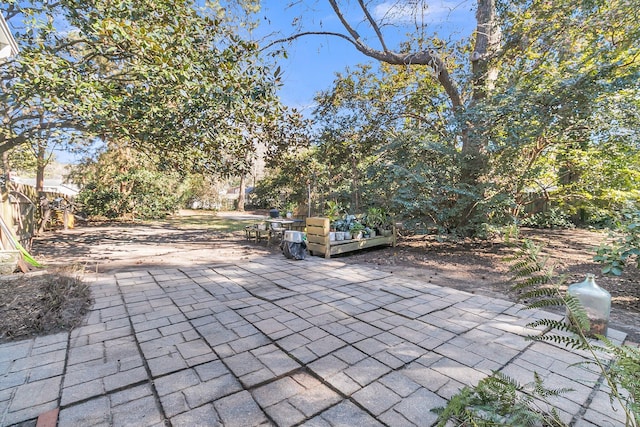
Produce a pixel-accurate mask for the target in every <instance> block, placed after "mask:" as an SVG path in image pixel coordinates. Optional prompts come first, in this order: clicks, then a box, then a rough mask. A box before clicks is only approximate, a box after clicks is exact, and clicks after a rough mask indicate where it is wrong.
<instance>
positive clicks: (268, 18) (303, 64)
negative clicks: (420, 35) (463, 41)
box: [256, 0, 475, 112]
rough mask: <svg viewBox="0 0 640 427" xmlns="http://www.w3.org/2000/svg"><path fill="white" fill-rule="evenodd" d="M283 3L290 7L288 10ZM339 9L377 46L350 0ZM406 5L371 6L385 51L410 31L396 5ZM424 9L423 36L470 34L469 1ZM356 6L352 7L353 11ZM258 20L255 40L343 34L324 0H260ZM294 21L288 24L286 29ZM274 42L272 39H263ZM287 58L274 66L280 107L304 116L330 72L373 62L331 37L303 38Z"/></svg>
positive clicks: (446, 0) (435, 1) (394, 0)
mask: <svg viewBox="0 0 640 427" xmlns="http://www.w3.org/2000/svg"><path fill="white" fill-rule="evenodd" d="M289 3H296V5H295V6H293V7H288V6H287V5H288V4H289ZM340 3H352V6H351V7H350V8H349V7H347V9H345V15H346V16H347V17H348V19H349V21H350V22H351V23H352V25H357V30H358V31H359V32H360V34H361V35H362V37H363V38H366V39H368V40H370V41H371V43H372V44H373V45H374V46H375V47H378V46H379V45H378V44H377V41H376V39H375V37H374V36H373V33H372V32H371V31H369V29H368V28H367V27H366V26H365V25H364V24H362V19H363V17H364V15H363V13H362V12H361V10H360V9H358V8H357V4H356V2H355V1H351V2H348V1H341V2H340ZM407 3H409V2H408V1H398V0H391V1H378V2H374V7H373V8H372V10H371V13H372V14H373V15H374V17H376V18H381V19H382V20H383V22H385V23H386V24H388V25H387V26H385V27H384V28H383V31H384V33H385V38H386V39H387V44H388V46H389V48H391V49H394V48H395V47H397V46H398V43H399V42H400V41H402V40H404V39H405V36H404V35H405V34H407V33H412V34H413V33H415V31H416V26H415V23H413V22H411V21H412V20H411V16H413V14H412V12H413V11H412V10H409V9H408V8H407V7H404V8H403V7H401V6H398V4H405V5H406V4H407ZM424 3H429V7H428V8H427V9H426V10H421V11H420V12H421V14H422V16H424V22H425V23H427V25H426V27H425V29H426V32H427V34H433V33H436V34H438V36H440V37H441V38H453V39H459V38H461V37H467V36H469V35H470V34H471V32H472V30H473V29H474V24H475V1H471V0H457V1H451V0H432V1H429V2H424ZM354 6H356V7H354ZM258 16H259V17H260V22H261V25H260V28H259V29H258V30H257V31H256V38H259V37H260V36H262V35H264V34H271V33H277V34H280V35H281V38H283V37H287V36H290V35H292V34H295V33H296V32H297V31H298V30H299V29H300V28H301V30H302V31H319V30H324V31H333V32H340V33H343V34H346V30H345V29H344V27H343V26H342V24H341V23H340V21H339V20H338V17H337V16H336V14H335V13H334V12H333V9H331V6H330V5H329V3H328V2H327V1H326V0H306V1H297V2H293V1H291V0H263V1H262V10H261V12H260V14H259V15H258ZM292 23H294V25H292ZM269 38H270V39H271V40H273V39H277V38H278V37H277V36H275V35H271V36H270V37H269ZM284 47H285V48H286V50H287V54H288V59H281V60H280V61H279V64H280V65H281V67H282V69H283V70H284V73H285V74H284V78H283V83H284V85H283V87H282V89H281V90H280V96H281V98H282V100H283V102H284V103H285V104H286V105H289V106H291V107H296V108H299V109H301V110H303V111H305V112H308V111H309V110H310V109H311V108H312V104H313V96H314V94H315V93H316V92H318V91H321V90H325V89H328V88H329V87H330V86H331V82H332V81H333V79H334V77H335V73H336V72H339V71H343V70H344V69H345V68H346V67H348V66H349V67H353V66H354V65H356V64H361V63H367V62H373V61H374V60H372V59H370V58H368V57H366V56H364V55H363V54H361V53H360V52H358V51H357V50H356V49H355V48H354V47H353V45H351V44H350V43H348V42H347V41H345V40H342V39H340V38H338V37H333V36H317V35H312V36H305V37H301V38H298V39H296V40H295V41H293V42H291V43H287V44H286V45H284Z"/></svg>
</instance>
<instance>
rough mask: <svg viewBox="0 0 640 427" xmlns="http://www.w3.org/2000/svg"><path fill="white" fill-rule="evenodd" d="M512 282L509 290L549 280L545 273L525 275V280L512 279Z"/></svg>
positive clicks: (543, 283)
mask: <svg viewBox="0 0 640 427" xmlns="http://www.w3.org/2000/svg"><path fill="white" fill-rule="evenodd" d="M513 282H514V284H513V285H512V286H511V290H512V291H518V290H520V289H526V288H530V287H532V286H536V285H546V284H548V283H549V282H550V280H549V277H548V276H547V275H536V276H530V277H527V278H526V279H525V280H520V281H516V280H515V279H514V280H513Z"/></svg>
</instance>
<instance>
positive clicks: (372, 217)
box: [367, 207, 387, 237]
mask: <svg viewBox="0 0 640 427" xmlns="http://www.w3.org/2000/svg"><path fill="white" fill-rule="evenodd" d="M386 220H387V215H386V213H385V212H384V210H383V209H382V208H377V207H370V208H369V209H367V225H368V226H369V227H371V229H372V230H373V231H374V233H373V236H372V237H374V236H375V230H378V231H380V230H381V229H382V225H383V224H384V223H385V221H386ZM381 234H382V233H381Z"/></svg>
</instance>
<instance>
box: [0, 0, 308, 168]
mask: <svg viewBox="0 0 640 427" xmlns="http://www.w3.org/2000/svg"><path fill="white" fill-rule="evenodd" d="M229 3H232V2H229ZM254 3H255V2H253V1H243V2H239V3H238V4H235V3H234V4H235V5H236V6H238V9H237V12H238V14H236V15H230V14H229V13H230V10H232V9H231V8H230V7H222V6H220V5H216V4H213V3H208V2H207V3H206V4H205V6H203V7H200V6H198V4H199V3H196V2H194V1H190V0H186V1H178V2H176V1H168V0H160V1H155V0H154V1H132V0H118V1H110V2H102V1H74V0H64V1H61V2H57V3H53V4H52V3H49V2H46V1H43V2H32V3H30V4H26V3H25V2H19V3H17V2H12V3H10V4H9V7H10V8H11V11H12V12H13V13H14V15H15V16H14V18H13V19H19V18H21V19H22V22H23V25H25V27H24V31H23V32H22V33H21V34H20V35H19V40H20V42H21V45H22V46H23V47H22V49H21V53H20V55H19V56H18V57H17V58H16V60H15V61H13V63H12V64H9V65H7V67H5V69H4V71H5V73H4V78H3V81H4V82H6V85H7V87H6V90H4V91H3V96H4V98H5V100H6V101H7V102H6V104H7V105H8V106H9V108H13V109H14V110H17V109H19V108H22V109H24V108H25V107H24V106H25V105H38V106H39V107H40V108H43V109H44V112H43V113H42V114H40V115H39V117H42V116H43V115H44V116H45V117H47V118H48V122H50V123H51V125H50V126H55V127H58V128H68V129H74V130H78V131H81V132H82V133H83V135H84V136H85V137H86V138H87V139H90V138H92V137H93V138H100V139H102V140H105V141H106V140H117V141H121V142H123V143H124V142H126V143H127V144H128V146H130V147H133V148H135V149H137V150H140V151H153V152H156V153H162V154H163V156H162V158H161V161H162V162H165V163H166V164H169V165H171V166H172V167H180V168H183V169H194V170H207V171H209V172H211V173H216V174H226V175H230V174H236V173H241V172H242V171H244V170H246V169H247V162H248V161H250V156H248V153H250V152H254V151H255V149H256V147H255V139H256V138H260V141H261V143H263V144H266V145H268V146H269V147H270V152H272V153H277V152H279V151H280V149H279V147H280V146H281V145H282V140H281V139H280V136H281V135H282V133H283V132H289V133H292V132H290V131H288V130H286V129H287V126H288V125H289V124H290V123H292V122H293V121H294V120H295V117H296V113H295V112H292V111H289V110H288V109H287V108H286V107H284V106H283V105H282V104H281V103H280V102H279V99H278V98H277V96H276V89H277V86H278V84H279V83H278V79H279V74H280V71H279V70H278V69H276V68H275V67H273V66H271V65H270V64H268V63H267V61H265V60H264V57H262V56H261V55H259V52H258V46H257V45H256V44H255V43H254V42H251V41H248V40H246V39H244V38H243V37H241V31H240V28H239V24H238V22H242V21H243V19H244V18H243V15H241V13H243V12H242V10H243V9H245V11H251V10H253V9H254V8H255V7H256V5H255V4H254ZM17 115H18V116H20V117H21V119H22V123H26V124H25V125H24V129H23V128H20V129H18V128H16V127H12V128H9V129H8V130H7V131H6V132H4V135H3V140H2V141H0V149H2V150H4V149H8V148H11V147H13V146H15V145H16V144H20V143H22V142H23V141H24V140H26V139H29V138H31V137H32V134H31V133H29V132H34V131H35V130H37V129H39V128H40V127H42V124H38V123H37V122H34V121H33V120H27V115H26V114H25V113H24V112H23V113H19V114H17ZM35 116H38V115H35ZM5 117H7V114H5ZM49 117H50V118H51V119H50V120H49ZM292 117H293V118H294V119H291V118H292ZM292 142H294V143H295V142H296V140H295V139H294V140H293V141H292Z"/></svg>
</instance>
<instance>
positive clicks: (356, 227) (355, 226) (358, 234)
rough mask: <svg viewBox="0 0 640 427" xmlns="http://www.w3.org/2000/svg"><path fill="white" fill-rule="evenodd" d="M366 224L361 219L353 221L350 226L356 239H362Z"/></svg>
mask: <svg viewBox="0 0 640 427" xmlns="http://www.w3.org/2000/svg"><path fill="white" fill-rule="evenodd" d="M364 228H365V227H364V225H362V223H361V222H359V221H353V222H352V223H351V226H350V231H351V235H352V237H353V238H354V239H362V233H363V231H364Z"/></svg>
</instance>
